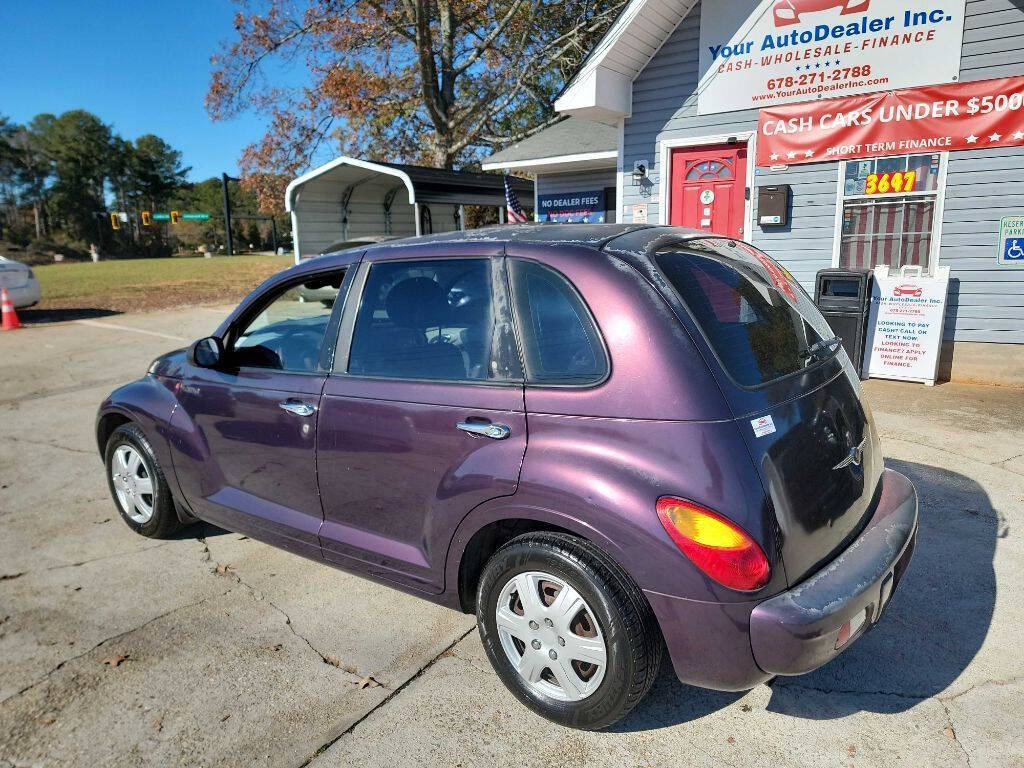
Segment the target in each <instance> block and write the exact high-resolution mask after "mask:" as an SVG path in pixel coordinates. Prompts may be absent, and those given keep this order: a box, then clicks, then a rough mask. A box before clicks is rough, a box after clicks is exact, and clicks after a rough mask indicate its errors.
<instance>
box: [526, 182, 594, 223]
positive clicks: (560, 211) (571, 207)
mask: <svg viewBox="0 0 1024 768" xmlns="http://www.w3.org/2000/svg"><path fill="white" fill-rule="evenodd" d="M604 212H605V207H604V190H599V191H595V192H565V193H562V194H559V195H538V196H537V214H538V220H539V221H561V222H563V223H564V222H582V223H584V224H603V223H604Z"/></svg>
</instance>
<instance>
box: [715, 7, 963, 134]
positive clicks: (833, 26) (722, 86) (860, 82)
mask: <svg viewBox="0 0 1024 768" xmlns="http://www.w3.org/2000/svg"><path fill="white" fill-rule="evenodd" d="M965 4H966V3H965V0H951V1H948V2H941V0H940V2H937V3H936V4H934V5H932V4H929V3H922V2H921V1H920V0H716V1H715V2H706V3H703V5H702V6H701V15H700V73H701V79H700V84H699V86H698V96H697V109H698V112H699V113H700V114H702V115H707V114H715V113H718V112H732V111H735V110H741V109H760V108H761V107H766V106H772V105H775V104H792V103H795V102H800V101H811V100H815V99H829V98H835V97H841V96H849V95H853V94H858V93H874V92H877V91H887V90H893V89H897V88H913V87H916V86H920V85H931V84H935V83H947V82H952V81H955V80H956V79H957V77H958V76H959V74H960V49H961V46H962V44H963V35H964V6H965Z"/></svg>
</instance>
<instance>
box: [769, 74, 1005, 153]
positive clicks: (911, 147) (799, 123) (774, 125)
mask: <svg viewBox="0 0 1024 768" xmlns="http://www.w3.org/2000/svg"><path fill="white" fill-rule="evenodd" d="M757 128H758V136H757V164H758V165H759V166H767V165H797V164H801V163H821V162H827V161H830V160H845V159H853V158H864V157H882V156H885V155H911V154H925V153H931V152H945V151H958V150H963V149H990V148H992V147H1019V146H1024V77H1007V78H1001V79H998V80H982V81H980V82H975V83H951V84H949V85H935V86H929V87H926V88H913V89H909V90H904V91H889V92H886V93H874V94H867V95H864V96H851V97H850V98H846V99H832V100H829V101H818V102H812V103H803V104H792V105H789V106H783V107H775V108H773V109H762V110H761V114H760V119H759V120H758V126H757Z"/></svg>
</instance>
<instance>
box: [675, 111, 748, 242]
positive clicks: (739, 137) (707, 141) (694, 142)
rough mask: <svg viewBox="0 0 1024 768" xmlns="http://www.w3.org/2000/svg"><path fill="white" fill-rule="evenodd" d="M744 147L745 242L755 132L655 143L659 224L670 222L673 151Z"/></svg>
mask: <svg viewBox="0 0 1024 768" xmlns="http://www.w3.org/2000/svg"><path fill="white" fill-rule="evenodd" d="M730 143H731V144H745V145H746V147H747V178H746V182H745V185H746V189H744V190H743V197H744V201H743V206H744V208H743V239H744V240H747V241H748V242H749V241H750V239H751V236H752V235H753V229H754V205H753V202H754V195H753V193H752V191H751V190H753V184H754V169H755V168H756V167H757V166H756V162H755V153H756V151H757V133H756V131H736V132H734V133H719V134H715V135H712V136H695V137H692V138H691V137H687V138H682V139H659V140H658V173H659V179H658V223H659V224H663V225H667V224H668V219H669V191H670V182H671V179H672V150H673V149H679V148H681V147H703V146H712V145H715V144H730Z"/></svg>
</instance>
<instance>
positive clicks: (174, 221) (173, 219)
mask: <svg viewBox="0 0 1024 768" xmlns="http://www.w3.org/2000/svg"><path fill="white" fill-rule="evenodd" d="M179 221H181V214H180V213H178V212H177V211H171V224H177V223H178V222H179Z"/></svg>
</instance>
